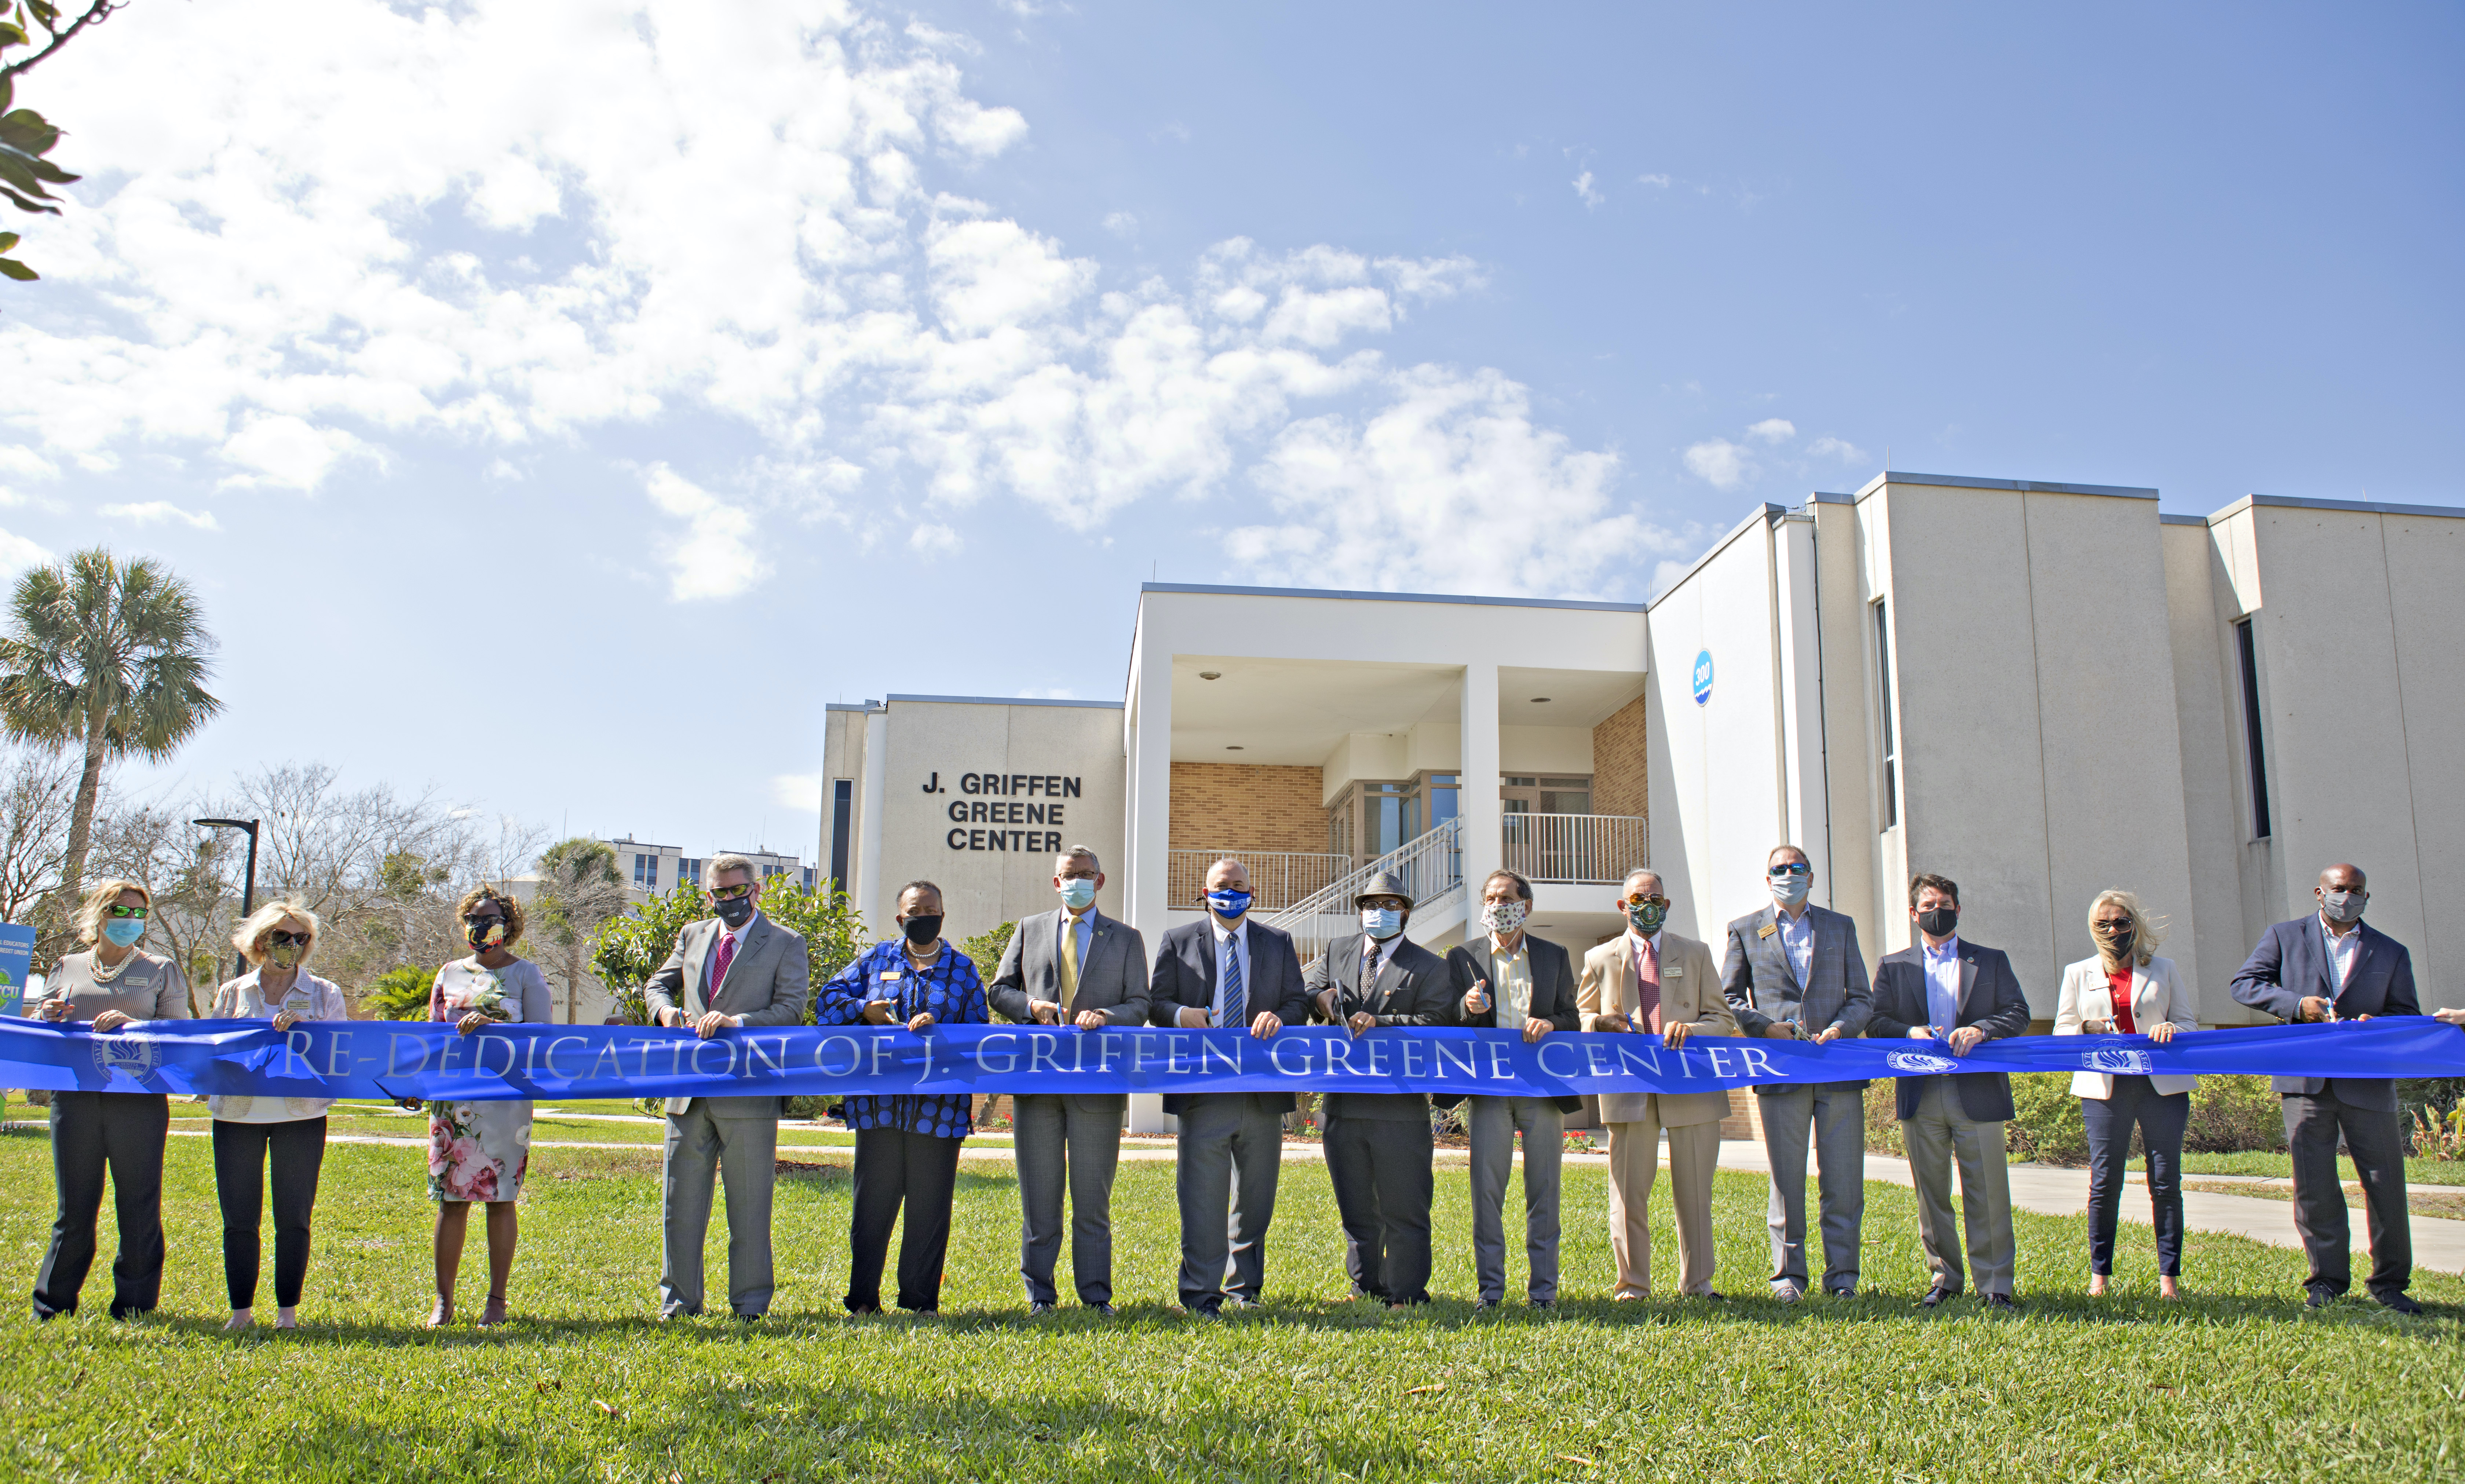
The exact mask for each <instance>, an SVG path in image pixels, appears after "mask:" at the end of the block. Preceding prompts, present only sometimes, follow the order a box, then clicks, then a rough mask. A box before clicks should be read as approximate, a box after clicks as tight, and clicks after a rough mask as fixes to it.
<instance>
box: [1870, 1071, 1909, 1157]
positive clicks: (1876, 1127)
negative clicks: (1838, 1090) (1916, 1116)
mask: <svg viewBox="0 0 2465 1484" xmlns="http://www.w3.org/2000/svg"><path fill="white" fill-rule="evenodd" d="M1898 1087H1899V1079H1898V1078H1896V1077H1878V1078H1877V1079H1876V1080H1875V1083H1874V1085H1873V1086H1871V1087H1869V1088H1867V1089H1866V1152H1867V1153H1868V1154H1888V1155H1890V1156H1892V1157H1893V1158H1894V1159H1906V1158H1908V1153H1909V1146H1908V1145H1907V1144H1905V1143H1902V1142H1901V1141H1900V1102H1899V1093H1898V1092H1897V1091H1896V1089H1897V1088H1898Z"/></svg>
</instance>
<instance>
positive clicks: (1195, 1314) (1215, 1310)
mask: <svg viewBox="0 0 2465 1484" xmlns="http://www.w3.org/2000/svg"><path fill="white" fill-rule="evenodd" d="M1188 1314H1189V1317H1190V1318H1193V1319H1218V1320H1220V1319H1222V1318H1224V1309H1223V1306H1222V1305H1220V1304H1211V1303H1210V1304H1200V1305H1199V1306H1198V1307H1197V1308H1195V1309H1192V1310H1189V1311H1188Z"/></svg>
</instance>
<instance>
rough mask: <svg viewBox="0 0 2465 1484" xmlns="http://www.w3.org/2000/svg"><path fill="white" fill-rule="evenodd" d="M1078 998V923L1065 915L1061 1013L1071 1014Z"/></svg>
mask: <svg viewBox="0 0 2465 1484" xmlns="http://www.w3.org/2000/svg"><path fill="white" fill-rule="evenodd" d="M1077 998H1078V921H1077V919H1075V918H1073V917H1071V916H1070V915H1069V914H1067V913H1064V914H1063V915H1062V918H1061V1013H1063V1014H1065V1015H1067V1014H1069V1013H1070V1006H1071V1003H1072V1002H1073V1001H1075V1000H1077Z"/></svg>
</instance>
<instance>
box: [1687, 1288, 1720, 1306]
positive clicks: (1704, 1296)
mask: <svg viewBox="0 0 2465 1484" xmlns="http://www.w3.org/2000/svg"><path fill="white" fill-rule="evenodd" d="M1687 1297H1689V1298H1700V1299H1701V1300H1703V1301H1704V1302H1705V1303H1707V1304H1724V1303H1727V1302H1728V1301H1729V1296H1728V1295H1726V1294H1723V1293H1721V1292H1720V1291H1718V1290H1716V1289H1709V1288H1707V1289H1705V1290H1703V1292H1701V1293H1699V1294H1689V1295H1687Z"/></svg>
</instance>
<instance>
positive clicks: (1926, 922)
mask: <svg viewBox="0 0 2465 1484" xmlns="http://www.w3.org/2000/svg"><path fill="white" fill-rule="evenodd" d="M1959 920H1960V909H1959V908H1958V907H1930V908H1928V909H1927V910H1925V911H1923V912H1921V913H1919V914H1918V926H1919V927H1921V928H1923V929H1924V930H1925V932H1926V935H1927V936H1928V937H1932V938H1948V937H1950V936H1951V929H1952V926H1953V924H1955V923H1957V922H1958V921H1959Z"/></svg>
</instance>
